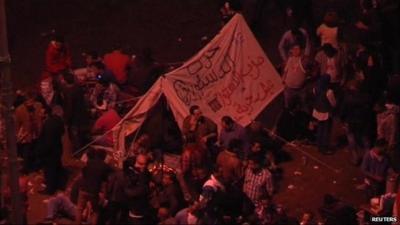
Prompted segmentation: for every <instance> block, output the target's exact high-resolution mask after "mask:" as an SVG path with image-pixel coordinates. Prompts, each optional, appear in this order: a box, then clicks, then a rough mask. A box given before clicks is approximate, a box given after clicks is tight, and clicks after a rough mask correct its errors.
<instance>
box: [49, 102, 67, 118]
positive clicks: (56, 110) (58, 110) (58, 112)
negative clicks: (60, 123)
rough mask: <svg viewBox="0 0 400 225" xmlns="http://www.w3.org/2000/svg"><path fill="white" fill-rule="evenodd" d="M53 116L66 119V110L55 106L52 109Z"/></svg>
mask: <svg viewBox="0 0 400 225" xmlns="http://www.w3.org/2000/svg"><path fill="white" fill-rule="evenodd" d="M51 114H52V115H55V116H58V117H60V118H63V117H64V110H63V108H62V107H61V106H59V105H55V106H53V107H52V108H51Z"/></svg>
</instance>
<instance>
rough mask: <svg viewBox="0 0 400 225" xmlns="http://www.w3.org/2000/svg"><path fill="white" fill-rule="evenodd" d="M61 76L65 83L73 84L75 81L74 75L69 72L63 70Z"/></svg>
mask: <svg viewBox="0 0 400 225" xmlns="http://www.w3.org/2000/svg"><path fill="white" fill-rule="evenodd" d="M62 78H63V79H64V81H65V82H66V83H67V84H74V83H75V76H74V75H73V74H72V73H70V72H65V73H63V74H62Z"/></svg>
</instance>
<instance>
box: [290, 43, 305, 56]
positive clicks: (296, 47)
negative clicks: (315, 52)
mask: <svg viewBox="0 0 400 225" xmlns="http://www.w3.org/2000/svg"><path fill="white" fill-rule="evenodd" d="M290 53H291V55H292V56H294V57H299V56H301V53H302V47H301V45H300V44H299V43H296V44H293V45H292V47H291V48H290Z"/></svg>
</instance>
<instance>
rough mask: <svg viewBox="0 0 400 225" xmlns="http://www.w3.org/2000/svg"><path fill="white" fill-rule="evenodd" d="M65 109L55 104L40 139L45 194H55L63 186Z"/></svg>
mask: <svg viewBox="0 0 400 225" xmlns="http://www.w3.org/2000/svg"><path fill="white" fill-rule="evenodd" d="M62 118H63V111H62V108H61V106H54V107H53V108H52V109H51V113H50V115H49V116H48V117H47V119H46V120H45V122H44V125H43V131H42V134H41V138H40V139H39V141H40V145H39V146H41V149H40V150H41V153H42V160H43V170H44V178H45V183H46V190H45V191H44V193H45V194H50V195H52V194H54V193H55V192H56V191H57V190H58V189H59V188H62V187H61V185H62V180H63V178H64V177H63V176H62V175H63V172H64V171H63V167H62V163H61V157H62V136H63V134H64V122H63V119H62Z"/></svg>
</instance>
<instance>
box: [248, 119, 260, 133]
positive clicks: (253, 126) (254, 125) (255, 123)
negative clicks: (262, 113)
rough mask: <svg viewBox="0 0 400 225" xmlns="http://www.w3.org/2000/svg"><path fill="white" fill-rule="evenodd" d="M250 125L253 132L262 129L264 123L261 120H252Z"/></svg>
mask: <svg viewBox="0 0 400 225" xmlns="http://www.w3.org/2000/svg"><path fill="white" fill-rule="evenodd" d="M249 127H250V129H251V131H253V132H259V131H261V130H262V124H261V122H260V121H252V122H251V124H250V126H249Z"/></svg>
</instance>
